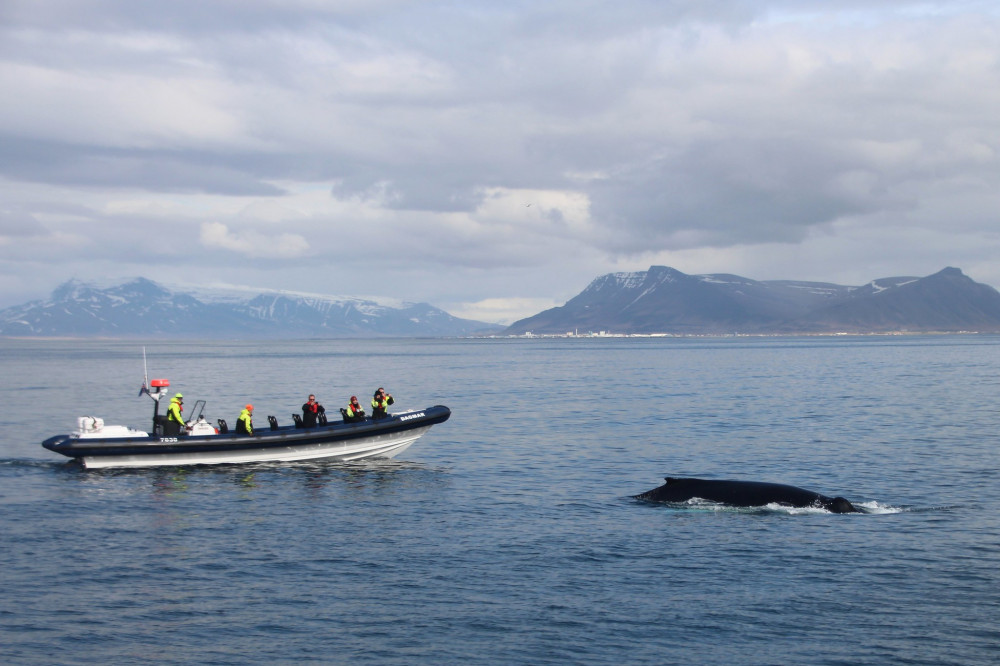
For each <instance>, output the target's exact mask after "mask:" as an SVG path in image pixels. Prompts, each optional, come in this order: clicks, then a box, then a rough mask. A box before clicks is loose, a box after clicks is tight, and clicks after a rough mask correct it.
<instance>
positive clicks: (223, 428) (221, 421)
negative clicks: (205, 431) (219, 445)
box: [219, 419, 229, 435]
mask: <svg viewBox="0 0 1000 666" xmlns="http://www.w3.org/2000/svg"><path fill="white" fill-rule="evenodd" d="M227 432H229V426H228V425H226V419H219V434H220V435H224V434H226V433H227Z"/></svg>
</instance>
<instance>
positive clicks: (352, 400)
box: [351, 395, 358, 403]
mask: <svg viewBox="0 0 1000 666" xmlns="http://www.w3.org/2000/svg"><path fill="white" fill-rule="evenodd" d="M357 401H358V396H356V395H352V396H351V402H352V403H355V402H357Z"/></svg>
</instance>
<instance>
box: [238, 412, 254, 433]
mask: <svg viewBox="0 0 1000 666" xmlns="http://www.w3.org/2000/svg"><path fill="white" fill-rule="evenodd" d="M236 432H237V433H239V434H241V435H252V434H253V405H247V406H246V407H244V408H243V411H242V412H240V418H238V419H236Z"/></svg>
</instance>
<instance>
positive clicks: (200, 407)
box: [189, 400, 205, 421]
mask: <svg viewBox="0 0 1000 666" xmlns="http://www.w3.org/2000/svg"><path fill="white" fill-rule="evenodd" d="M204 411H205V401H204V400H198V401H196V402H195V403H194V408H193V409H192V410H191V417H190V419H189V420H190V421H197V420H198V419H200V418H201V414H202V412H204Z"/></svg>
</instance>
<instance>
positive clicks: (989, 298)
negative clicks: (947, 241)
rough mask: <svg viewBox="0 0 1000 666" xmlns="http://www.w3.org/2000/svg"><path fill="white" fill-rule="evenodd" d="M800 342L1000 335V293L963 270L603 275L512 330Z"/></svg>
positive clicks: (661, 269)
mask: <svg viewBox="0 0 1000 666" xmlns="http://www.w3.org/2000/svg"><path fill="white" fill-rule="evenodd" d="M598 331H606V332H609V333H622V334H657V333H659V334H675V335H705V334H708V335H721V334H734V333H735V334H782V333H783V334H796V333H841V332H843V333H890V332H893V333H894V332H914V333H916V332H959V331H979V332H998V331H1000V292H997V290H996V289H993V288H992V287H990V286H987V285H984V284H980V283H977V282H974V281H973V280H972V279H970V278H969V277H967V276H966V275H964V274H963V273H962V271H961V270H959V269H957V268H945V269H944V270H942V271H939V272H937V273H934V274H933V275H929V276H927V277H922V278H918V277H894V278H881V279H878V280H873V281H872V282H869V283H868V284H866V285H863V286H860V287H847V286H841V285H836V284H829V283H821V282H797V281H792V280H769V281H758V280H751V279H749V278H744V277H740V276H737V275H728V274H711V275H687V274H684V273H681V272H680V271H677V270H675V269H673V268H668V267H665V266H651V267H650V269H649V270H648V271H640V272H635V273H610V274H607V275H603V276H601V277H598V278H597V279H595V280H594V281H593V282H591V283H590V285H589V286H588V287H587V288H586V289H584V290H583V291H582V292H580V294H578V295H577V296H575V297H574V298H572V299H570V300H569V301H567V302H566V304H565V305H563V306H561V307H556V308H552V309H550V310H546V311H544V312H540V313H538V314H536V315H534V316H532V317H528V318H526V319H522V320H520V321H518V322H515V323H514V324H512V325H511V326H510V327H509V328H507V330H506V331H504V333H505V334H507V335H524V334H526V333H533V334H537V335H552V334H566V333H573V332H576V333H584V332H598Z"/></svg>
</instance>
